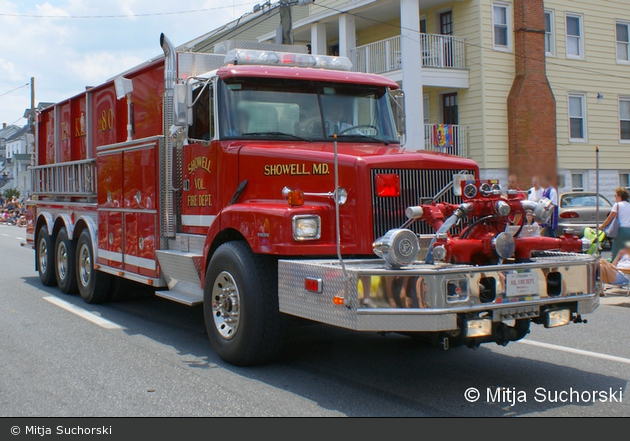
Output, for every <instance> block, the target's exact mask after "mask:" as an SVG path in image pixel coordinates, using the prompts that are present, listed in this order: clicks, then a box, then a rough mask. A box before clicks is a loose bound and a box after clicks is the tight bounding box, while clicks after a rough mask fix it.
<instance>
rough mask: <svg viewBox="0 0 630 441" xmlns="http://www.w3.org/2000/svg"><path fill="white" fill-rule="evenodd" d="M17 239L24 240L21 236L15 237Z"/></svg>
mask: <svg viewBox="0 0 630 441" xmlns="http://www.w3.org/2000/svg"><path fill="white" fill-rule="evenodd" d="M16 239H17V240H24V238H23V237H16Z"/></svg>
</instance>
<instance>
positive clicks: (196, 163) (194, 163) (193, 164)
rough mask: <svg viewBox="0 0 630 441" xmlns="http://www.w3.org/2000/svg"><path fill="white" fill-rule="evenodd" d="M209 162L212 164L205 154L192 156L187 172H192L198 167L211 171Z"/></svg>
mask: <svg viewBox="0 0 630 441" xmlns="http://www.w3.org/2000/svg"><path fill="white" fill-rule="evenodd" d="M211 164H212V161H210V160H209V159H208V158H206V157H205V156H197V157H196V158H193V159H192V160H191V161H190V163H189V164H188V174H193V173H194V172H195V171H196V170H197V169H199V168H200V169H202V170H205V171H207V172H208V173H211V171H210V165H211Z"/></svg>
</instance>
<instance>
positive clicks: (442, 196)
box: [371, 168, 474, 240]
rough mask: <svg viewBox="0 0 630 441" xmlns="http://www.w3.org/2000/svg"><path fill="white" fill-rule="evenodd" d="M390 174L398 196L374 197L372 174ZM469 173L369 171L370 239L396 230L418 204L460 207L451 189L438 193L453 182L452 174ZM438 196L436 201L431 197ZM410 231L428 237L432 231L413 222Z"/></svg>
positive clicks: (458, 198)
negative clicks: (397, 182) (395, 179)
mask: <svg viewBox="0 0 630 441" xmlns="http://www.w3.org/2000/svg"><path fill="white" fill-rule="evenodd" d="M382 173H384V174H393V173H396V174H397V175H398V176H400V196H399V197H397V198H393V197H378V196H376V187H375V185H376V184H375V181H376V179H375V178H376V175H378V174H382ZM457 173H469V174H473V175H474V171H472V170H410V169H382V168H379V169H372V176H371V178H372V222H373V224H374V239H375V240H376V239H377V238H379V237H381V236H383V235H384V234H385V233H386V232H387V231H388V230H391V229H392V228H399V227H400V226H401V225H402V224H403V223H404V222H405V221H406V220H407V217H406V216H405V210H406V209H407V207H410V206H412V205H418V204H429V203H431V202H433V201H434V200H435V202H448V203H451V204H460V203H461V202H462V199H461V197H459V196H455V195H454V194H453V189H452V188H449V189H448V190H447V191H444V192H442V190H443V189H444V188H445V187H447V186H449V185H450V184H451V182H452V181H453V175H455V174H457ZM436 195H438V197H437V198H435V196H436ZM434 198H435V199H434ZM409 229H410V230H412V231H413V232H415V233H417V234H432V233H434V231H433V230H432V229H431V227H429V226H428V225H427V224H426V223H425V222H421V221H420V222H414V223H413V225H411V227H409Z"/></svg>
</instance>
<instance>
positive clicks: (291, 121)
mask: <svg viewBox="0 0 630 441" xmlns="http://www.w3.org/2000/svg"><path fill="white" fill-rule="evenodd" d="M219 105H220V108H221V112H220V114H219V119H220V123H219V126H220V136H221V138H222V139H282V140H287V139H298V140H303V141H330V140H332V138H333V135H335V134H336V135H337V138H338V140H339V141H340V142H341V141H354V142H356V141H361V142H385V143H392V142H394V143H397V142H398V134H397V133H396V130H395V127H394V120H393V117H392V111H391V108H390V105H389V99H388V94H387V89H386V88H385V87H380V86H371V85H361V84H343V83H320V82H317V81H305V80H286V79H277V78H230V79H228V80H227V81H225V82H222V83H221V84H220V103H219Z"/></svg>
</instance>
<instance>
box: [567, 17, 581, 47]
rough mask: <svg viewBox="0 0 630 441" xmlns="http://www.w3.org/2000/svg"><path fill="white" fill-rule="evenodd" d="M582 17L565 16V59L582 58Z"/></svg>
mask: <svg viewBox="0 0 630 441" xmlns="http://www.w3.org/2000/svg"><path fill="white" fill-rule="evenodd" d="M582 34H583V31H582V16H581V15H575V14H567V58H584V38H583V35H582Z"/></svg>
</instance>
